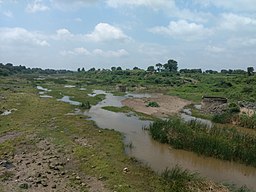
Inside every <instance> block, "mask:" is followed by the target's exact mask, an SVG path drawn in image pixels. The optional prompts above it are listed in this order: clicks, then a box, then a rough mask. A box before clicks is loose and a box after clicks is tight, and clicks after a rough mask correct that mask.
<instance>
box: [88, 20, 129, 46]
mask: <svg viewBox="0 0 256 192" xmlns="http://www.w3.org/2000/svg"><path fill="white" fill-rule="evenodd" d="M85 37H86V38H87V39H89V40H91V41H96V42H99V41H109V40H127V39H129V38H128V37H127V36H126V35H125V34H124V32H123V31H122V30H121V29H119V28H117V27H114V26H112V25H110V24H108V23H99V24H97V25H96V26H95V28H94V31H93V32H92V33H90V34H87V35H85Z"/></svg>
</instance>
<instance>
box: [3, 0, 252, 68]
mask: <svg viewBox="0 0 256 192" xmlns="http://www.w3.org/2000/svg"><path fill="white" fill-rule="evenodd" d="M169 59H174V60H176V61H177V62H178V67H179V69H183V68H189V69H193V68H201V69H203V70H206V69H213V70H221V69H244V70H246V69H247V67H248V66H252V67H254V69H256V0H129V1H128V0H0V63H8V62H10V63H13V64H14V65H25V66H27V67H31V68H32V67H33V68H35V67H40V68H43V69H47V68H51V69H69V70H77V69H78V68H82V67H84V68H85V69H86V70H88V69H90V68H92V67H95V68H96V69H98V68H100V69H102V68H104V69H110V68H111V67H112V66H116V67H117V66H120V67H122V69H132V68H133V67H135V66H136V67H139V68H144V69H146V68H147V67H148V66H150V65H155V64H157V63H162V64H164V63H166V62H167V61H168V60H169Z"/></svg>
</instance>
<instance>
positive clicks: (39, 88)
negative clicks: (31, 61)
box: [36, 86, 51, 91]
mask: <svg viewBox="0 0 256 192" xmlns="http://www.w3.org/2000/svg"><path fill="white" fill-rule="evenodd" d="M36 88H37V89H38V90H40V91H51V90H49V89H46V88H43V87H42V86H36Z"/></svg>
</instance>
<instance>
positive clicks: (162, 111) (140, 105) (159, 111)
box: [122, 94, 191, 117]
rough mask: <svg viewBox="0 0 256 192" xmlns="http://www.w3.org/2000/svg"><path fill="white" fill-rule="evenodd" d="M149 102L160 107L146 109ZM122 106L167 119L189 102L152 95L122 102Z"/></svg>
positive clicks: (172, 97)
mask: <svg viewBox="0 0 256 192" xmlns="http://www.w3.org/2000/svg"><path fill="white" fill-rule="evenodd" d="M149 102H157V103H158V104H159V106H160V107H147V106H146V105H147V104H148V103H149ZM122 104H123V105H125V106H128V107H130V108H132V109H133V110H135V111H137V112H141V113H144V114H147V115H153V116H156V117H168V116H170V115H173V114H177V113H178V112H179V111H181V110H182V109H183V108H184V107H185V106H186V105H189V104H191V102H190V101H187V100H184V99H181V98H179V97H176V96H169V95H163V94H153V95H152V97H150V98H128V99H125V100H123V101H122Z"/></svg>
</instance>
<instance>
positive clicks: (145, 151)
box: [85, 93, 256, 190]
mask: <svg viewBox="0 0 256 192" xmlns="http://www.w3.org/2000/svg"><path fill="white" fill-rule="evenodd" d="M137 96H138V97H139V95H137ZM123 99H125V97H120V96H113V95H112V94H109V93H106V99H105V100H103V101H102V102H100V103H99V104H97V105H96V106H93V107H92V108H91V109H90V110H89V111H88V112H86V113H85V114H86V115H88V116H90V117H91V119H92V120H94V121H95V122H96V124H97V125H98V126H99V127H100V128H109V129H115V130H117V131H120V132H122V133H124V135H125V143H126V144H130V143H132V146H133V147H132V148H127V149H126V152H127V154H128V155H130V156H134V157H136V159H138V160H140V161H142V162H144V163H145V164H147V165H148V166H150V167H151V168H152V169H153V170H155V171H156V172H162V171H163V170H164V169H165V168H166V167H173V166H174V165H176V164H179V165H180V166H181V167H183V168H186V169H189V170H191V171H197V172H199V173H200V175H201V176H203V177H207V178H210V179H212V180H214V181H217V182H225V183H234V184H236V185H238V186H242V185H246V186H247V187H249V188H251V189H254V190H256V168H254V167H249V166H245V165H242V164H238V163H233V162H228V161H222V160H218V159H214V158H208V157H207V158H206V157H203V156H198V155H196V154H195V153H192V152H188V151H184V150H176V149H172V148H171V147H170V146H169V145H165V144H161V143H159V142H157V141H154V140H153V139H151V137H150V136H149V134H148V132H147V131H144V130H143V129H142V127H143V126H147V125H149V123H150V122H149V121H142V120H140V119H138V117H136V116H134V115H131V114H130V115H128V116H127V114H124V113H115V112H111V111H107V110H104V109H101V107H103V106H110V105H111V106H119V107H120V106H122V104H121V100H123Z"/></svg>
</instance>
